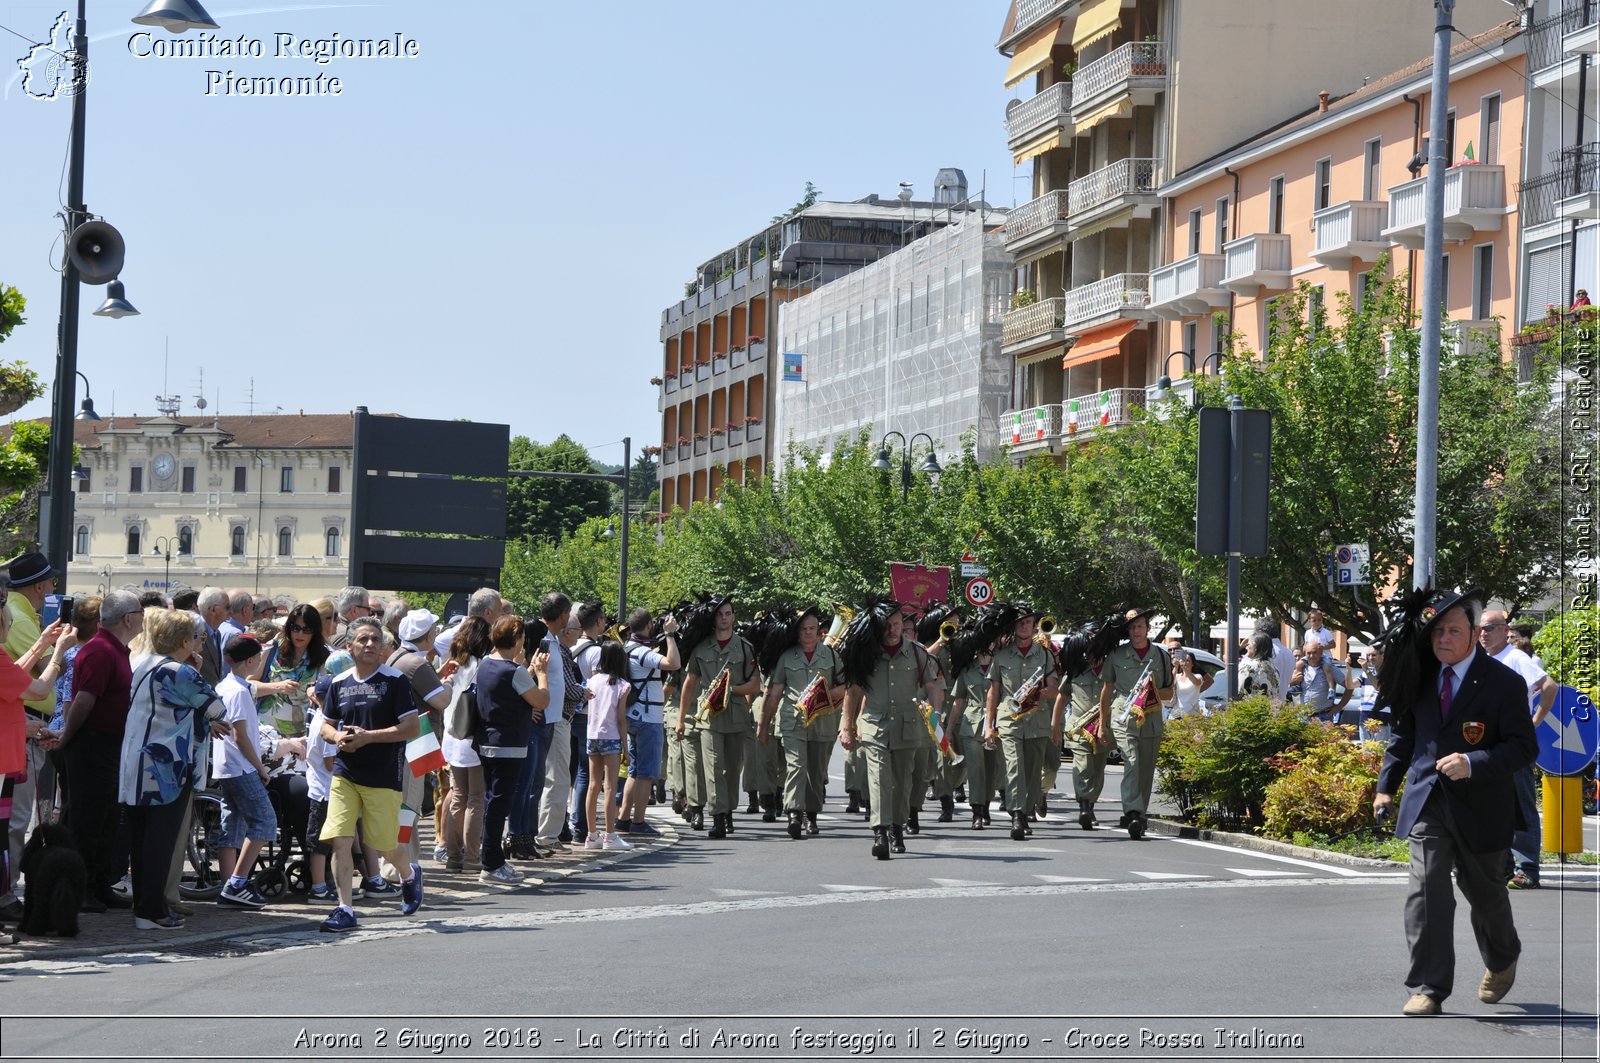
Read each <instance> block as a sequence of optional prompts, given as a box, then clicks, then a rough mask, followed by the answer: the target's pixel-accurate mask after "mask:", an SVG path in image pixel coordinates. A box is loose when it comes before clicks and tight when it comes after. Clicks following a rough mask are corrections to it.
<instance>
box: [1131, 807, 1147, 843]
mask: <svg viewBox="0 0 1600 1063" xmlns="http://www.w3.org/2000/svg"><path fill="white" fill-rule="evenodd" d="M1128 837H1130V838H1132V839H1133V840H1134V841H1138V840H1139V839H1140V838H1143V837H1144V813H1143V812H1129V813H1128Z"/></svg>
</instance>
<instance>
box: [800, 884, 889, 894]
mask: <svg viewBox="0 0 1600 1063" xmlns="http://www.w3.org/2000/svg"><path fill="white" fill-rule="evenodd" d="M818 885H820V886H821V887H822V888H823V889H825V890H832V891H833V892H834V893H868V892H871V891H873V890H886V889H891V888H892V887H890V886H839V885H835V884H834V883H832V882H820V883H818Z"/></svg>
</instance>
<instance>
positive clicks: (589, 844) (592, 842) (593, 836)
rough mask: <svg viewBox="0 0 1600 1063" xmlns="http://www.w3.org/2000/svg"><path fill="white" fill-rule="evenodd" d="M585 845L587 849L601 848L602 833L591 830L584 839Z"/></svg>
mask: <svg viewBox="0 0 1600 1063" xmlns="http://www.w3.org/2000/svg"><path fill="white" fill-rule="evenodd" d="M583 847H584V848H585V849H598V848H600V847H601V845H600V835H599V834H598V833H597V832H595V831H590V832H589V836H588V837H587V838H585V839H584V840H583Z"/></svg>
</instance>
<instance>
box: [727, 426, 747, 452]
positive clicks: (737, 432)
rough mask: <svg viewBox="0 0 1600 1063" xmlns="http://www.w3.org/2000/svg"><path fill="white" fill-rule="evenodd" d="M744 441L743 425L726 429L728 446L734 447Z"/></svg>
mask: <svg viewBox="0 0 1600 1063" xmlns="http://www.w3.org/2000/svg"><path fill="white" fill-rule="evenodd" d="M743 442H744V426H743V425H740V426H738V427H737V428H730V429H728V446H730V447H736V446H738V445H740V444H741V443H743Z"/></svg>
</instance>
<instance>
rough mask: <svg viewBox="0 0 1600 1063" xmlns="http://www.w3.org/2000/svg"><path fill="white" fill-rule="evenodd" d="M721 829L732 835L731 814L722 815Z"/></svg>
mask: <svg viewBox="0 0 1600 1063" xmlns="http://www.w3.org/2000/svg"><path fill="white" fill-rule="evenodd" d="M722 827H723V829H724V830H726V831H727V832H728V833H729V834H732V833H733V813H732V812H724V813H723V814H722Z"/></svg>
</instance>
